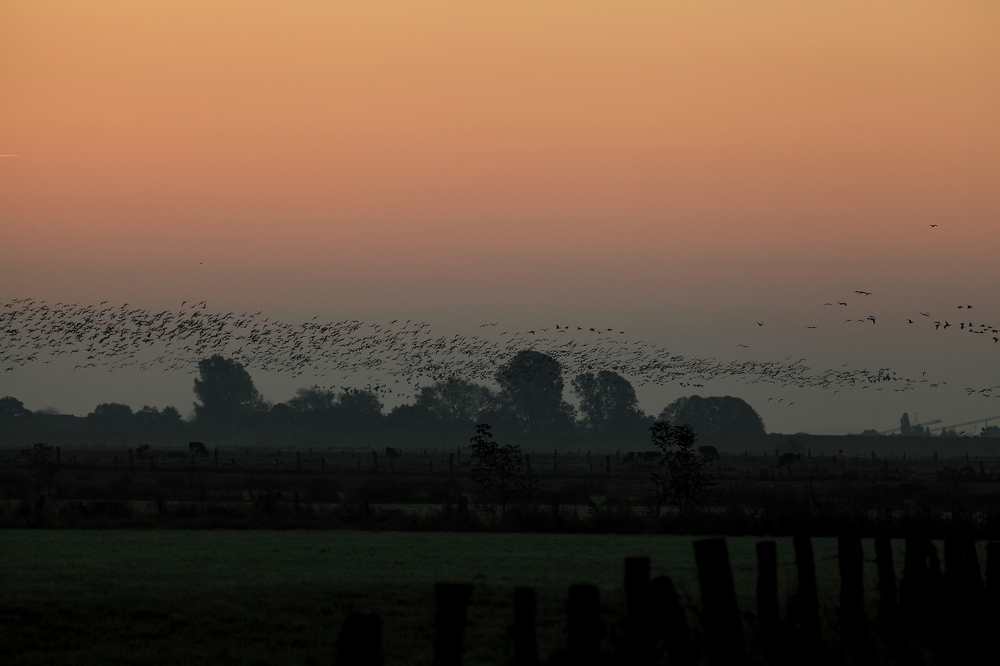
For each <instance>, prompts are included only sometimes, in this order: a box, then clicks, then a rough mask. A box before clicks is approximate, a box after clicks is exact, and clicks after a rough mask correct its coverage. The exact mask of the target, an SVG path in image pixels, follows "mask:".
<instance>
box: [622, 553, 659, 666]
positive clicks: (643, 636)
mask: <svg viewBox="0 0 1000 666" xmlns="http://www.w3.org/2000/svg"><path fill="white" fill-rule="evenodd" d="M649 602H650V599H649V558H648V557H628V558H625V605H626V608H627V611H628V619H627V624H626V625H625V641H626V643H625V649H626V655H627V656H626V660H627V661H628V663H630V664H635V665H636V666H642V665H643V664H653V663H654V648H655V646H656V643H655V642H654V640H653V631H652V625H651V622H650V621H651V620H652V617H651V615H652V613H651V609H650V603H649Z"/></svg>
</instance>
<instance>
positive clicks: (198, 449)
mask: <svg viewBox="0 0 1000 666" xmlns="http://www.w3.org/2000/svg"><path fill="white" fill-rule="evenodd" d="M188 450H190V451H191V455H194V456H201V457H202V458H207V457H208V449H206V448H205V445H204V444H202V443H201V442H188Z"/></svg>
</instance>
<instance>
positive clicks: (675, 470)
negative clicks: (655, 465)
mask: <svg viewBox="0 0 1000 666" xmlns="http://www.w3.org/2000/svg"><path fill="white" fill-rule="evenodd" d="M650 431H651V432H652V439H653V446H655V447H656V448H658V449H660V451H662V452H663V457H662V458H661V459H660V469H661V470H662V471H656V472H653V474H652V480H653V487H654V489H655V492H656V495H657V497H658V498H659V499H660V500H662V501H667V502H670V503H671V504H673V505H674V506H675V507H676V508H677V512H678V513H679V514H680V515H681V517H682V518H683V517H685V516H687V515H688V513H689V512H690V511H691V508H692V507H693V506H695V505H697V504H700V503H701V501H702V500H703V499H704V498H706V497H708V496H710V495H711V494H712V487H713V486H714V485H715V480H714V479H713V478H712V475H711V474H709V473H708V469H709V467H710V466H711V465H712V458H710V457H708V456H702V455H701V454H700V453H699V452H698V451H697V449H695V442H697V441H698V435H697V434H695V432H694V430H692V429H691V426H688V425H682V426H672V425H670V424H669V423H654V424H653V427H652V428H650Z"/></svg>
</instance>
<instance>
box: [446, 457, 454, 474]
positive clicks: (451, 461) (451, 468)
mask: <svg viewBox="0 0 1000 666" xmlns="http://www.w3.org/2000/svg"><path fill="white" fill-rule="evenodd" d="M448 475H449V476H454V475H455V454H454V453H449V454H448Z"/></svg>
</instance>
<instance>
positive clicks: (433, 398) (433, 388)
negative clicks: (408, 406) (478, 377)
mask: <svg viewBox="0 0 1000 666" xmlns="http://www.w3.org/2000/svg"><path fill="white" fill-rule="evenodd" d="M495 402H496V395H495V394H494V393H493V391H491V390H490V389H489V388H488V387H486V386H482V385H480V384H476V383H474V382H470V381H466V380H464V379H459V378H458V377H449V378H448V379H442V380H441V381H438V382H435V383H434V384H431V385H430V386H424V387H422V388H421V389H420V393H419V394H418V395H417V400H416V405H415V406H416V407H418V408H425V409H427V411H428V412H430V413H431V414H433V415H434V416H435V417H436V418H437V419H438V420H439V421H440V422H441V424H442V425H445V426H455V427H467V426H471V425H472V424H474V423H475V422H476V420H477V419H478V418H479V416H480V414H482V413H483V412H485V411H486V410H488V409H489V408H490V407H491V406H493V404H494V403H495Z"/></svg>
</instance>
